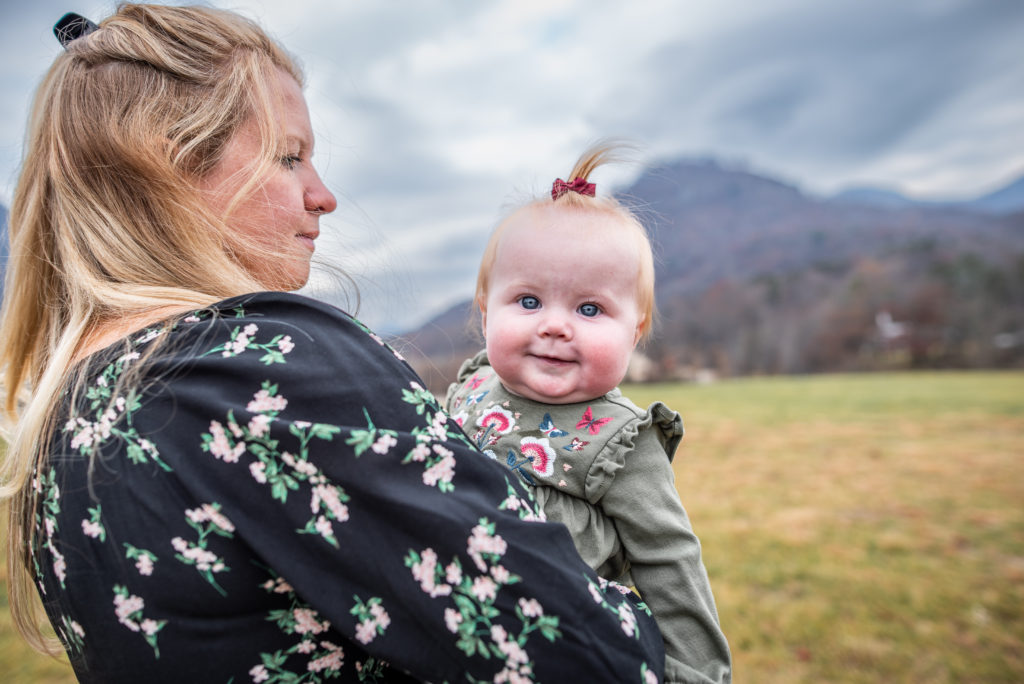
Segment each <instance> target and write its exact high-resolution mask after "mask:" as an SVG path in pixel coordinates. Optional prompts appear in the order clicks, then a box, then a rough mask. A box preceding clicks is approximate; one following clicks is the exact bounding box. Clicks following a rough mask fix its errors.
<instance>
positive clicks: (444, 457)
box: [423, 444, 455, 487]
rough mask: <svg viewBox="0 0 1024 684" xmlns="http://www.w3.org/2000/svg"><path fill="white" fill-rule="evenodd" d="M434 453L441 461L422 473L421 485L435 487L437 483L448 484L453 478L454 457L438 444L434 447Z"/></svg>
mask: <svg viewBox="0 0 1024 684" xmlns="http://www.w3.org/2000/svg"><path fill="white" fill-rule="evenodd" d="M434 453H436V454H437V455H438V456H441V460H440V461H438V462H437V463H435V464H434V465H432V466H430V467H429V468H427V469H426V470H424V471H423V484H425V485H427V486H429V487H436V486H437V483H438V482H444V483H450V482H451V481H452V478H453V477H454V476H455V455H454V453H453V452H452V451H450V450H448V449H445V448H444V447H443V446H441V445H440V444H435V445H434Z"/></svg>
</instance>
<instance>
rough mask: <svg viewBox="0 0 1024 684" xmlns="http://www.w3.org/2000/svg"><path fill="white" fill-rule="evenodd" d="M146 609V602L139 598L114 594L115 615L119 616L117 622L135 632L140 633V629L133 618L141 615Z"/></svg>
mask: <svg viewBox="0 0 1024 684" xmlns="http://www.w3.org/2000/svg"><path fill="white" fill-rule="evenodd" d="M145 607H146V603H145V601H143V600H142V598H141V597H139V596H136V595H134V594H132V595H131V596H125V595H124V594H114V614H115V615H117V621H118V622H120V623H121V624H122V625H124V626H125V627H127V628H128V629H130V630H131V631H133V632H138V631H139V629H140V627H139V624H138V623H137V622H135V621H134V620H132V619H131V617H132V615H133V614H134V613H141V612H142V609H143V608H145Z"/></svg>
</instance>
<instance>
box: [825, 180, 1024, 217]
mask: <svg viewBox="0 0 1024 684" xmlns="http://www.w3.org/2000/svg"><path fill="white" fill-rule="evenodd" d="M834 199H835V200H837V201H840V202H847V203H850V204H864V205H868V206H877V207H890V208H891V207H909V206H920V207H941V208H949V209H965V210H967V211H980V212H984V213H988V214H1013V213H1015V212H1020V211H1024V177H1022V178H1019V179H1017V180H1016V181H1013V182H1012V183H1010V184H1009V185H1006V186H1004V187H1002V188H1000V189H998V190H995V191H994V192H990V193H988V194H986V195H982V196H981V197H977V198H975V199H971V200H964V201H961V202H943V201H936V200H916V199H913V198H910V197H907V196H906V195H903V194H900V193H899V192H896V191H894V190H889V189H886V188H872V187H858V188H848V189H846V190H843V191H842V192H840V193H839V194H837V195H836V196H835V197H834Z"/></svg>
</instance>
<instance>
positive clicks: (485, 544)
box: [466, 525, 508, 572]
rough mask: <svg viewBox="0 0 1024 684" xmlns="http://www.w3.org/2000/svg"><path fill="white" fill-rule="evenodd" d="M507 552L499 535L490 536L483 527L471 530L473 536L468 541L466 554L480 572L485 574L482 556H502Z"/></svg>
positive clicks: (504, 543) (485, 568)
mask: <svg viewBox="0 0 1024 684" xmlns="http://www.w3.org/2000/svg"><path fill="white" fill-rule="evenodd" d="M507 550H508V544H507V543H506V542H505V540H504V539H503V538H502V536H501V535H500V534H495V535H491V533H490V532H488V531H487V528H486V527H484V526H483V525H477V526H476V527H474V528H473V535H472V536H471V537H470V538H469V540H468V545H467V547H466V552H467V553H468V554H469V557H470V558H472V559H473V562H474V563H475V564H476V567H477V568H479V569H480V572H487V564H486V563H485V562H484V559H483V554H485V553H486V554H489V555H494V556H499V557H500V556H504V555H505V551H507Z"/></svg>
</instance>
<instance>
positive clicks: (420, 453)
mask: <svg viewBox="0 0 1024 684" xmlns="http://www.w3.org/2000/svg"><path fill="white" fill-rule="evenodd" d="M429 455H430V446H429V445H428V444H427V443H426V442H420V443H419V444H417V445H416V446H415V448H413V450H412V451H410V452H409V458H411V459H412V460H414V461H420V462H423V461H426V460H427V456H429Z"/></svg>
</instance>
